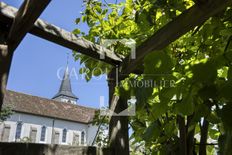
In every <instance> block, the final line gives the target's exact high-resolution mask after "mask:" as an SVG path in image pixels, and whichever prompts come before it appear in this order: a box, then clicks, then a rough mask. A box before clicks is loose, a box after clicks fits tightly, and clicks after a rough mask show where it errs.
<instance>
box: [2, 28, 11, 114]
mask: <svg viewBox="0 0 232 155" xmlns="http://www.w3.org/2000/svg"><path fill="white" fill-rule="evenodd" d="M11 60H12V53H10V52H9V50H8V46H7V44H6V33H4V32H2V31H0V111H1V108H2V104H3V99H4V94H5V92H6V84H7V78H8V73H9V70H10V64H11Z"/></svg>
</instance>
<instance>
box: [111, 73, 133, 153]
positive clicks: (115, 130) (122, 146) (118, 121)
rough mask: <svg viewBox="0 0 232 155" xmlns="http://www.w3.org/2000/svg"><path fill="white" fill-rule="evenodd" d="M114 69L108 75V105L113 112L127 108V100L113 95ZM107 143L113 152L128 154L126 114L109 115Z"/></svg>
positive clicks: (114, 84)
mask: <svg viewBox="0 0 232 155" xmlns="http://www.w3.org/2000/svg"><path fill="white" fill-rule="evenodd" d="M116 75H117V74H116V69H113V70H112V71H111V73H110V74H109V75H108V86H109V101H110V102H109V107H110V109H111V110H113V111H114V112H115V113H120V112H122V111H123V110H125V109H127V108H128V104H127V100H126V99H123V98H119V97H118V96H115V95H114V90H115V86H116ZM109 119H110V123H109V145H110V148H111V149H112V150H113V151H114V153H115V154H120V155H129V154H130V150H129V133H128V132H129V128H128V123H129V121H128V116H110V118H109Z"/></svg>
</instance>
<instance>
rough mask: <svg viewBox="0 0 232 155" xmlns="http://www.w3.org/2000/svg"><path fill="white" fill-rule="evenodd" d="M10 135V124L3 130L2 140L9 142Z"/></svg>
mask: <svg viewBox="0 0 232 155" xmlns="http://www.w3.org/2000/svg"><path fill="white" fill-rule="evenodd" d="M9 135H10V125H6V124H5V125H4V128H3V132H2V141H3V142H8V141H9Z"/></svg>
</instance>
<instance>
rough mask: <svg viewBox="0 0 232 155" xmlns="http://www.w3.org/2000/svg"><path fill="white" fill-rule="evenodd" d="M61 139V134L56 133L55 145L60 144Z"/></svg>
mask: <svg viewBox="0 0 232 155" xmlns="http://www.w3.org/2000/svg"><path fill="white" fill-rule="evenodd" d="M59 139H60V133H59V131H55V137H54V144H59Z"/></svg>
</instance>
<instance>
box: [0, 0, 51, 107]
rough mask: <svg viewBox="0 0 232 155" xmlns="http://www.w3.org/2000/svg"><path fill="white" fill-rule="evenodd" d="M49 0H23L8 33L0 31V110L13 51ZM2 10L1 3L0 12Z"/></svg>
mask: <svg viewBox="0 0 232 155" xmlns="http://www.w3.org/2000/svg"><path fill="white" fill-rule="evenodd" d="M49 2H50V0H43V1H40V0H25V1H24V3H23V4H22V6H21V7H20V9H19V11H18V12H17V14H16V16H15V18H14V20H13V22H12V26H11V27H10V26H9V25H8V28H10V31H9V33H8V32H7V33H5V32H2V31H3V30H0V32H1V35H0V66H1V68H0V110H1V107H2V104H3V100H4V94H5V92H6V86H7V80H8V76H9V72H10V66H11V62H12V58H13V53H14V50H15V49H16V48H17V46H18V45H19V43H20V42H21V41H22V39H23V38H24V37H25V35H26V34H27V32H28V31H29V30H30V29H31V27H32V26H33V24H34V22H35V21H36V19H37V18H38V17H39V16H40V14H41V13H42V12H43V10H44V9H45V8H46V6H47V5H48V3H49ZM3 9H4V8H2V3H1V12H2V11H3Z"/></svg>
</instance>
